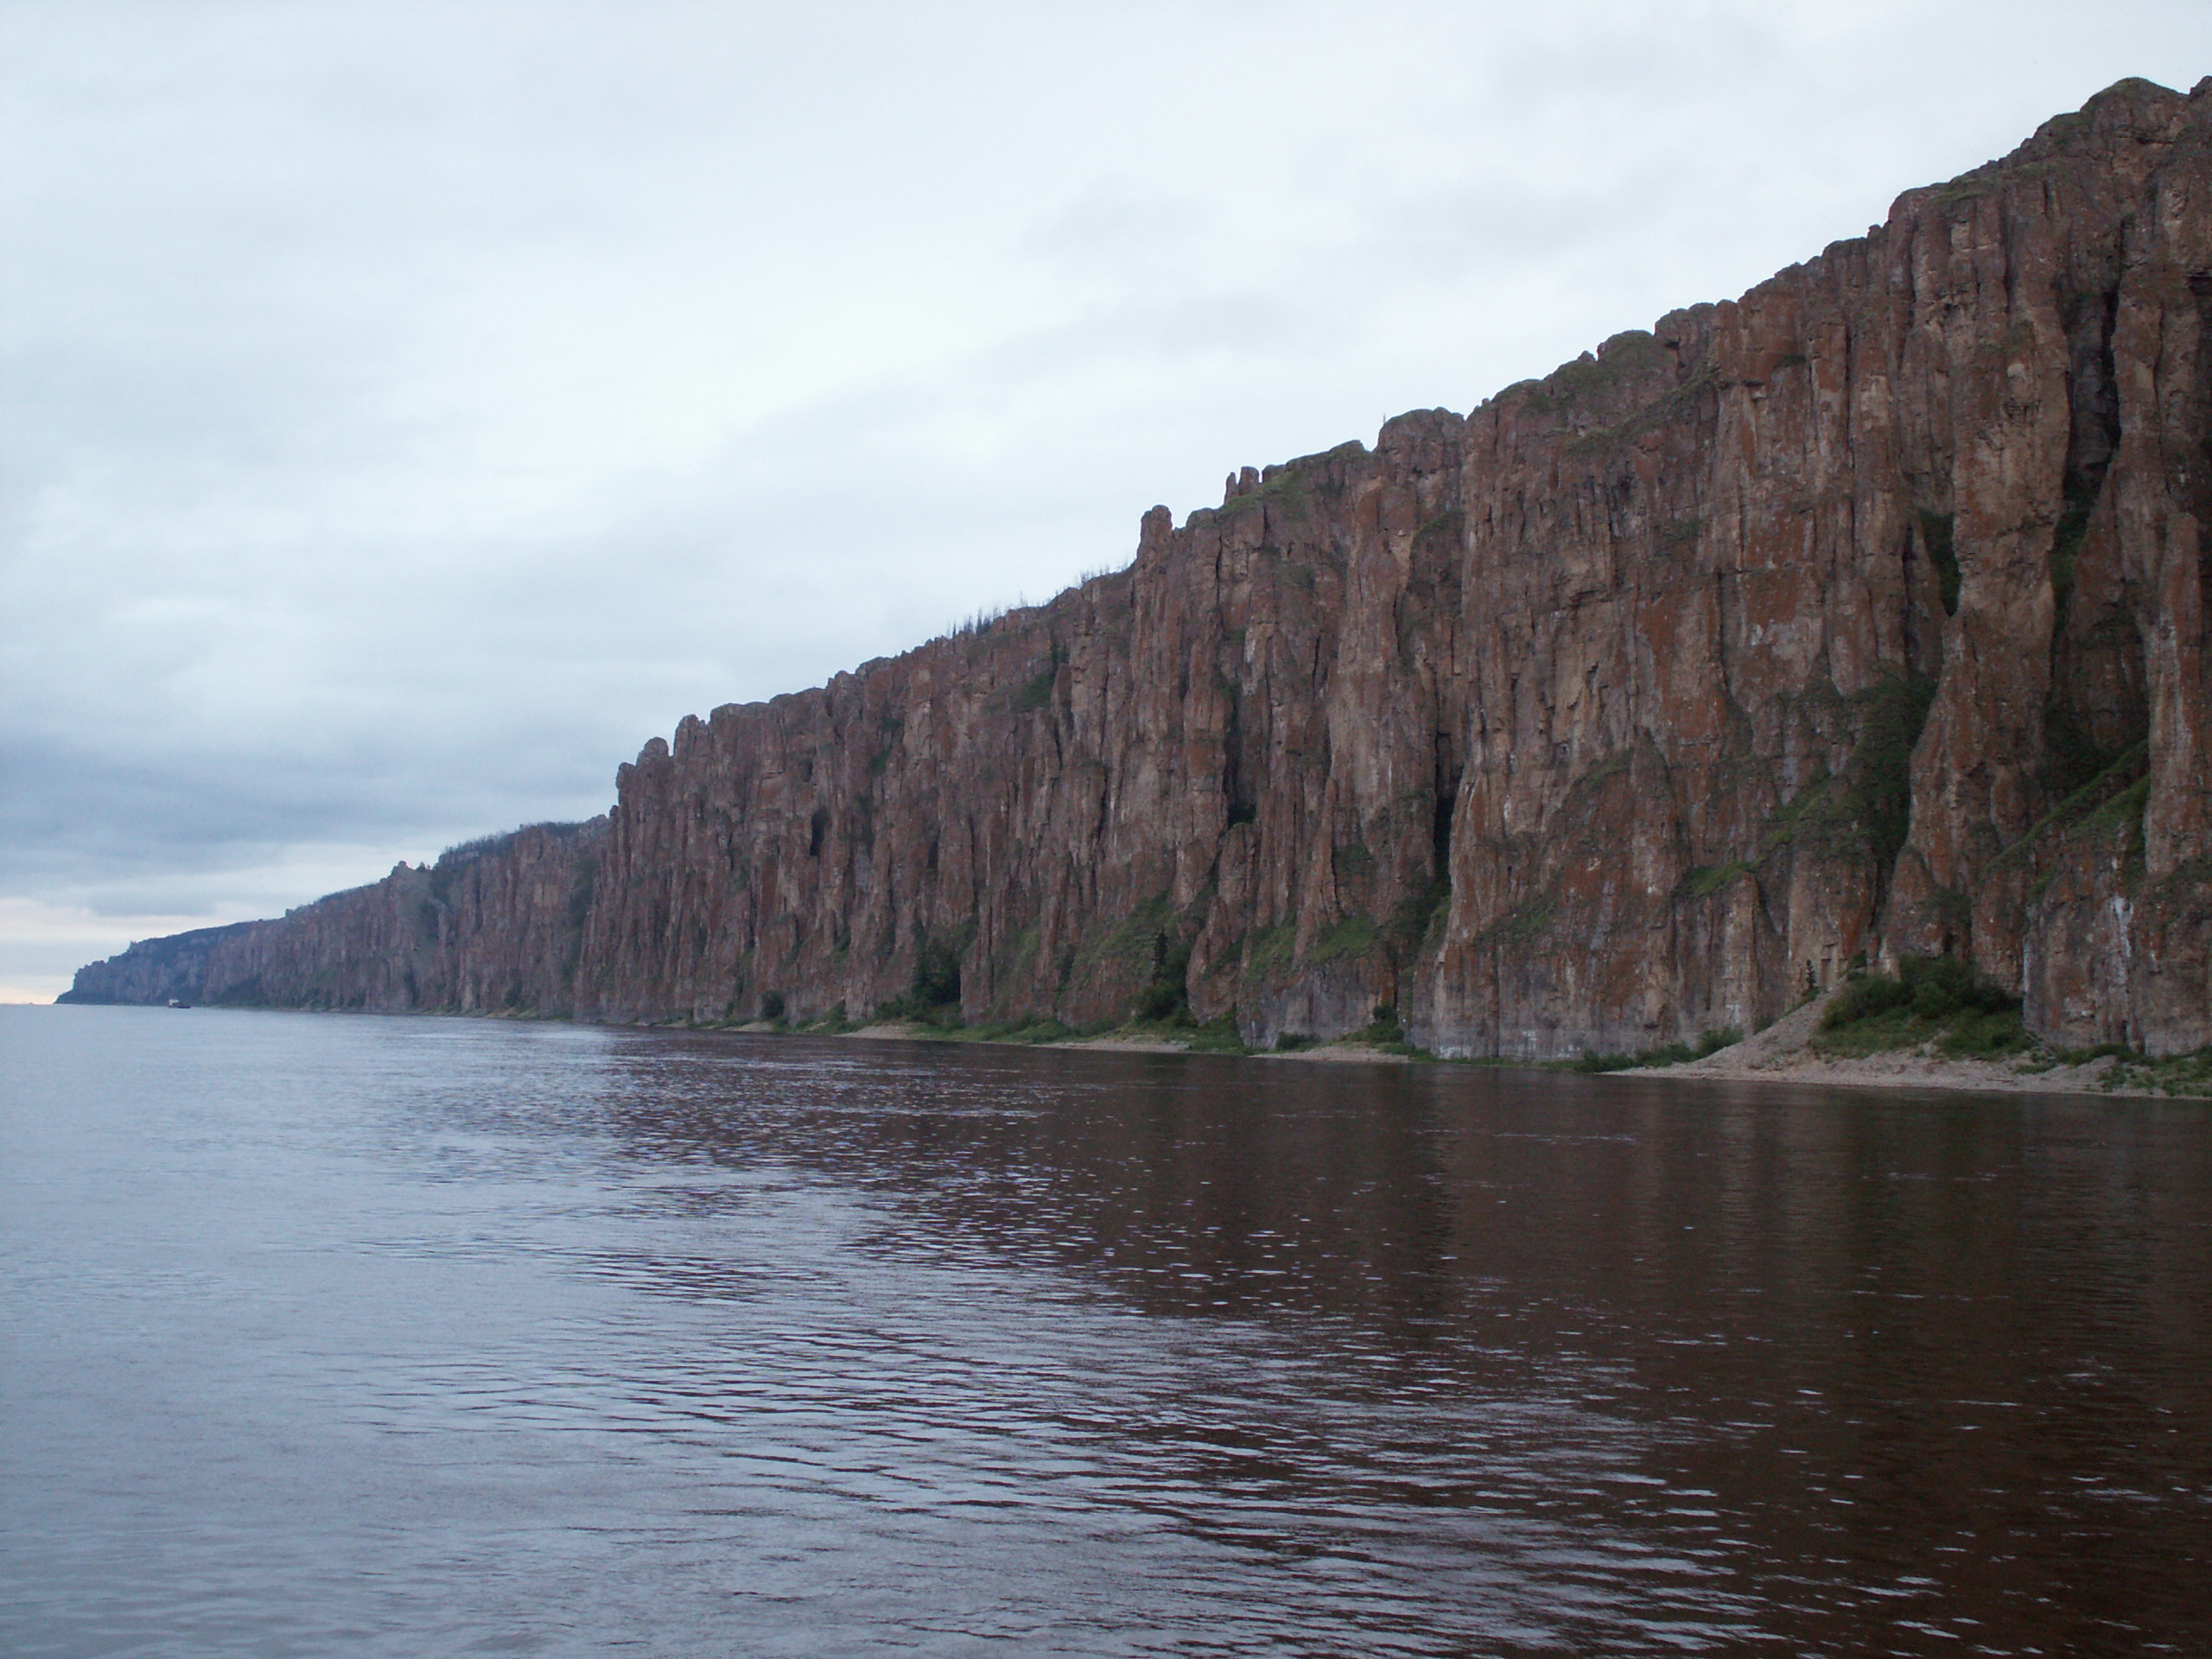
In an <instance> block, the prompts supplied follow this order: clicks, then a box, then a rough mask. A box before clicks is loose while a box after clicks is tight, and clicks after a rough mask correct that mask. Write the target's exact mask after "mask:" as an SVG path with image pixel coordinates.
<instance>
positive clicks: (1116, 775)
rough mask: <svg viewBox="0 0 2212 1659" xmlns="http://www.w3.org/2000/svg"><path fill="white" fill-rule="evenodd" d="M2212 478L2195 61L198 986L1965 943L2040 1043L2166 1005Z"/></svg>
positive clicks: (1030, 977) (1477, 1031) (1441, 1044)
mask: <svg viewBox="0 0 2212 1659" xmlns="http://www.w3.org/2000/svg"><path fill="white" fill-rule="evenodd" d="M2208 518H2212V82H2208V83H2206V84H2205V85H2202V86H2199V87H2198V88H2197V90H2196V92H2193V93H2191V94H2190V95H2188V96H2186V97H2184V96H2182V95H2180V94H2177V93H2174V92H2168V91H2166V90H2164V89H2163V88H2159V87H2156V86H2150V85H2148V84H2147V83H2144V82H2139V81H2131V82H2123V83H2122V84H2121V85H2120V86H2116V87H2113V89H2111V90H2110V91H2108V92H2105V93H2103V94H2101V95H2100V96H2099V97H2098V98H2097V99H2094V100H2092V102H2091V103H2090V104H2089V105H2088V106H2087V107H2086V108H2085V109H2084V110H2083V111H2081V112H2080V113H2078V114H2075V115H2070V116H2064V117H2061V118H2058V119H2056V120H2054V121H2052V122H2050V123H2049V124H2046V125H2045V126H2044V128H2043V129H2042V130H2040V131H2039V132H2037V134H2036V136H2035V137H2033V138H2032V139H2031V140H2030V141H2029V142H2028V143H2026V144H2024V145H2023V146H2022V147H2021V149H2019V150H2018V151H2016V152H2015V153H2014V154H2013V155H2012V156H2008V157H2006V158H2005V160H2003V161H2001V162H1994V163H1992V164H1991V165H1989V166H1987V167H1985V168H1980V169H1978V170H1977V171H1975V172H1974V173H1971V174H1968V175H1966V176H1964V177H1963V178H1961V179H1959V180H1955V181H1953V182H1952V183H1950V184H1948V185H1945V186H1941V187H1936V188H1930V189H1926V190H1919V191H1915V192H1912V193H1910V194H1907V195H1906V196H1904V197H1903V198H1901V199H1900V200H1899V201H1898V202H1897V205H1896V206H1895V207H1893V208H1892V210H1891V213H1890V216H1889V219H1888V220H1887V222H1886V223H1885V224H1884V225H1882V226H1878V227H1876V228H1875V229H1873V230H1872V231H1870V232H1868V234H1867V235H1866V237H1864V238H1859V239H1855V240H1852V241H1847V242H1840V243H1837V244H1835V245H1833V246H1831V247H1829V248H1828V249H1827V250H1826V251H1824V252H1823V253H1822V254H1821V256H1820V257H1818V258H1815V259H1813V260H1810V261H1808V263H1806V264H1803V265H1800V266H1796V267H1793V268H1792V269H1791V270H1787V271H1784V272H1783V273H1782V274H1781V275H1779V276H1777V277H1774V278H1773V279H1771V280H1770V281H1769V282H1767V283H1763V284H1761V285H1760V286H1759V287H1758V288H1757V289H1753V290H1752V291H1751V293H1749V294H1747V295H1745V296H1744V297H1743V298H1742V299H1740V300H1738V301H1735V302H1727V303H1723V304H1719V305H1703V306H1698V307H1694V308H1690V309H1688V310H1685V311H1680V312H1676V313H1675V314H1673V315H1669V316H1667V317H1665V318H1662V320H1661V321H1659V323H1658V324H1657V325H1656V327H1654V328H1653V329H1652V330H1651V331H1650V332H1649V333H1640V332H1639V333H1630V334H1621V335H1618V336H1616V337H1615V338H1614V339H1612V340H1609V341H1607V342H1606V343H1605V346H1602V347H1600V348H1599V350H1598V351H1597V352H1596V353H1592V354H1588V355H1586V356H1585V357H1583V358H1582V359H1579V360H1578V361H1576V362H1573V363H1570V364H1568V365H1565V366H1564V367H1562V368H1561V369H1560V370H1559V371H1557V372H1555V373H1554V374H1553V375H1552V376H1550V377H1549V378H1547V379H1545V380H1542V381H1540V382H1531V383H1527V384H1524V385H1519V386H1515V387H1512V388H1510V389H1509V390H1507V391H1504V392H1503V393H1501V394H1499V395H1498V396H1497V397H1495V398H1493V399H1491V401H1490V402H1488V403H1486V404H1484V405H1482V406H1481V407H1480V408H1479V409H1478V410H1475V411H1474V412H1473V413H1472V414H1471V415H1469V416H1465V417H1464V418H1463V417H1461V416H1455V415H1452V414H1450V413H1448V412H1446V411H1443V410H1435V411H1430V412H1426V413H1421V414H1415V415H1409V416H1402V417H1400V418H1399V419H1397V420H1395V421H1393V422H1391V423H1389V425H1388V426H1386V427H1385V428H1384V429H1383V432H1382V435H1381V436H1380V439H1379V440H1378V442H1376V446H1375V447H1374V448H1372V449H1371V450H1370V449H1369V448H1365V447H1364V446H1363V445H1360V444H1357V443H1354V444H1348V445H1345V446H1344V447H1343V448H1339V449H1336V450H1332V451H1330V452H1329V453H1327V454H1322V455H1315V456H1309V457H1306V458H1305V459H1304V460H1301V461H1293V462H1290V463H1287V465H1284V466H1281V467H1268V468H1267V469H1266V470H1265V471H1264V472H1255V471H1252V470H1250V469H1246V470H1244V471H1243V472H1242V473H1240V474H1236V476H1234V477H1232V478H1231V480H1230V483H1229V486H1228V488H1227V491H1226V493H1225V499H1224V503H1223V505H1222V506H1221V507H1220V508H1218V509H1215V510H1211V511H1202V512H1196V513H1193V514H1192V515H1191V517H1190V518H1189V519H1188V521H1187V522H1186V523H1185V524H1182V525H1181V526H1177V525H1175V524H1173V522H1172V521H1171V520H1170V518H1169V517H1168V515H1167V514H1166V512H1165V511H1164V510H1162V509H1155V510H1154V512H1152V513H1150V514H1148V515H1147V517H1146V518H1145V521H1144V525H1143V530H1142V534H1141V539H1140V543H1139V547H1138V551H1137V556H1136V560H1135V563H1134V564H1133V565H1132V567H1131V568H1130V569H1128V570H1127V571H1125V572H1122V573H1121V574H1118V575H1111V576H1106V577H1102V578H1100V579H1098V580H1096V581H1093V582H1089V583H1086V584H1085V585H1084V587H1082V588H1077V589H1075V590H1073V591H1071V592H1070V593H1068V594H1063V595H1061V596H1060V597H1059V598H1058V599H1057V600H1055V601H1052V602H1051V603H1050V604H1047V605H1045V606H1042V607H1036V608H1034V609H1029V610H1023V611H1018V612H1015V613H1011V614H1009V615H1007V616H1005V617H1002V618H1000V619H998V620H995V621H993V622H991V623H990V624H988V626H981V627H977V628H975V629H971V630H969V631H967V632H963V633H961V634H958V635H956V636H954V637H951V638H949V639H939V640H936V641H933V642H931V644H929V645H925V646H923V647H921V648H920V649H918V650H917V651H914V652H909V653H907V654H906V655H905V656H903V657H900V658H895V659H892V660H888V661H881V662H876V663H871V664H867V665H866V666H864V667H862V668H861V669H859V670H857V671H854V672H852V673H849V674H843V675H840V676H838V677H836V679H834V680H832V681H831V682H830V683H829V684H828V685H826V686H823V687H821V688H819V689H817V690H810V691H807V692H803V693H799V694H797V695H794V696H785V697H779V698H777V699H775V700H774V701H772V702H767V703H763V704H753V705H748V706H745V707H726V708H722V709H716V710H715V712H714V714H713V715H711V717H709V718H708V719H705V720H699V719H696V718H695V719H690V720H687V721H684V722H683V725H682V726H681V727H679V728H678V729H677V733H676V735H675V741H674V743H673V744H672V745H671V744H666V743H663V742H661V741H658V740H656V741H653V742H652V743H651V744H648V745H647V746H646V748H645V752H644V753H643V754H641V755H640V756H639V760H637V762H636V763H635V764H634V765H632V766H625V767H624V768H622V769H621V772H620V775H619V779H618V785H617V792H618V802H617V804H616V806H615V808H614V810H613V812H612V814H611V815H610V817H608V819H607V820H606V821H605V825H604V829H603V830H602V829H593V830H589V831H583V832H575V833H572V834H569V835H568V836H566V837H565V838H563V837H561V836H554V835H553V834H552V833H551V832H550V831H543V830H540V831H535V832H524V837H522V838H518V839H517V840H516V841H515V842H513V843H512V844H511V845H502V846H501V847H499V848H497V849H485V850H483V851H481V852H480V853H479V854H478V855H476V856H475V858H474V861H473V862H471V863H470V864H469V866H468V874H467V883H466V884H463V885H460V886H456V887H454V888H452V889H451V890H449V891H447V892H443V893H423V892H422V891H419V890H420V889H422V888H423V887H424V885H425V884H426V883H429V882H432V881H433V880H435V875H436V870H435V869H434V870H432V871H429V872H424V871H421V870H410V869H407V868H402V869H401V870H399V871H395V872H394V874H393V875H392V876H391V878H389V879H388V880H386V881H385V882H384V883H381V884H378V886H377V887H372V888H366V889H362V890H360V891H359V893H352V894H341V895H338V896H337V897H335V898H334V899H328V900H325V901H323V902H322V904H321V905H319V906H308V907H307V909H306V910H303V911H300V912H293V914H292V915H291V916H289V917H288V918H285V919H284V920H283V921H282V922H278V923H267V924H257V925H255V927H256V929H257V930H261V931H249V932H248V933H247V934H246V935H245V936H243V938H241V939H240V940H238V941H236V942H233V941H231V940H227V939H226V940H225V941H223V942H221V943H220V944H218V945H217V946H216V947H214V948H212V949H211V950H209V951H208V953H207V958H206V960H207V969H208V974H209V979H208V985H209V987H210V988H211V994H214V995H219V994H222V988H221V986H219V984H218V981H219V980H221V979H222V977H223V976H225V975H228V974H230V973H232V971H233V970H234V969H233V964H235V971H236V972H237V973H238V975H239V976H240V977H238V979H236V980H232V981H228V982H226V983H228V984H230V985H231V986H232V987H233V988H235V987H237V986H243V985H245V984H248V983H252V984H255V985H256V986H257V993H256V995H257V996H259V997H260V998H262V999H264V1000H282V1001H310V1000H314V997H320V998H321V999H322V1001H321V1003H319V1004H318V1005H331V1004H334V1003H337V1002H349V1003H350V1005H353V1006H372V1007H474V1008H483V1007H502V1006H506V1007H518V1008H534V1009H540V1010H555V1009H558V1010H561V1011H564V1012H573V1013H574V1014H577V1015H580V1016H582V1017H588V1018H597V1019H606V1020H654V1019H665V1018H690V1019H702V1020H703V1019H723V1018H730V1017H739V1018H742V1017H746V1016H749V1015H750V1014H753V1012H755V1011H756V1010H757V1009H758V1008H759V1007H760V1004H761V1001H762V999H763V998H764V997H766V996H769V995H776V996H779V997H781V998H783V999H784V1000H785V1003H786V1004H787V1006H788V1007H790V1008H791V1011H792V1012H794V1013H796V1014H814V1013H820V1012H823V1011H825V1010H827V1009H829V1007H833V1006H834V1005H836V1004H839V1003H842V1004H843V1005H845V1007H847V1008H848V1009H849V1010H850V1011H852V1012H855V1013H857V1012H860V1011H862V1010H865V1009H867V1008H869V1007H874V1006H875V1005H876V1004H877V1003H878V1002H880V1001H882V1000H884V999H886V998H888V997H891V996H893V995H899V994H901V993H905V992H906V991H908V990H909V989H910V988H912V987H915V986H916V985H917V984H918V983H919V984H921V985H922V986H924V987H925V988H928V989H929V990H930V991H931V994H932V995H948V994H953V993H955V992H956V990H957V997H958V1000H959V1001H960V1002H961V1004H962V1006H963V1008H964V1009H965V1010H966V1012H967V1013H968V1014H969V1017H971V1018H982V1017H987V1016H1000V1017H1014V1016H1020V1015H1027V1014H1052V1015H1055V1016H1057V1017H1058V1018H1060V1019H1062V1020H1067V1021H1069V1022H1071V1023H1080V1022H1083V1021H1086V1020H1096V1019H1110V1018H1116V1017H1119V1016H1121V1015H1122V1014H1126V1013H1127V1012H1128V1010H1129V1009H1130V1007H1132V1006H1133V1005H1134V1004H1136V1003H1138V1002H1140V1001H1146V1002H1148V1003H1150V1004H1151V1005H1152V1006H1154V1007H1164V1006H1168V1005H1170V1004H1173V1003H1175V1002H1177V1001H1179V1000H1181V1001H1187V1005H1188V1007H1190V1009H1191V1010H1192V1013H1193V1014H1195V1015H1196V1016H1197V1017H1198V1018H1200V1019H1206V1018H1211V1017H1216V1016H1219V1015H1224V1014H1227V1015H1231V1016H1233V1017H1234V1018H1235V1019H1236V1021H1237V1024H1238V1025H1239V1027H1240V1028H1241V1029H1242V1030H1243V1033H1245V1035H1246V1036H1247V1037H1248V1039H1254V1040H1268V1039H1272V1038H1273V1037H1274V1035H1276V1034H1277V1033H1281V1032H1283V1031H1288V1030H1297V1031H1303V1032H1309V1033H1315V1034H1323V1035H1325V1034H1330V1033H1337V1032H1341V1031H1344V1030H1347V1029H1350V1028H1351V1027H1357V1026H1361V1025H1363V1024H1365V1023H1366V1022H1367V1021H1368V1020H1370V1017H1371V1016H1372V1015H1373V1013H1374V1011H1375V1009H1376V1005H1377V1004H1378V1003H1388V1004H1391V1005H1394V1006H1395V1008H1396V1009H1397V1011H1398V1013H1399V1015H1400V1017H1401V1019H1402V1020H1403V1021H1404V1023H1405V1024H1406V1025H1407V1027H1408V1030H1409V1033H1410V1034H1411V1035H1412V1036H1413V1037H1414V1039H1415V1040H1417V1041H1420V1042H1421V1043H1423V1044H1425V1045H1427V1046H1431V1047H1433V1048H1435V1049H1437V1050H1439V1051H1440V1052H1445V1053H1456V1054H1503V1055H1511V1056H1522V1057H1531V1058H1548V1057H1554V1056H1560V1055H1567V1054H1573V1053H1576V1052H1581V1051H1583V1050H1586V1049H1590V1048H1599V1049H1607V1050H1623V1049H1636V1048H1640V1047H1645V1046H1653V1045H1656V1044H1658V1043H1661V1042H1665V1041H1670V1040H1675V1039H1682V1038H1686V1037H1689V1036H1693V1035H1694V1034H1695V1033H1697V1032H1699V1031H1700V1030H1701V1029H1704V1028H1707V1027H1719V1026H1738V1027H1745V1028H1747V1029H1748V1028H1751V1027H1757V1026H1759V1025H1762V1024H1764V1023H1765V1022H1767V1021H1768V1020H1771V1019H1773V1018H1774V1017H1776V1016H1777V1015H1778V1014H1781V1013H1783V1011H1784V1010H1786V1009H1788V1008H1789V1007H1792V1006H1794V1005H1795V1004H1796V1002H1797V1001H1800V1000H1801V999H1802V996H1803V995H1804V994H1805V992H1806V991H1807V989H1808V988H1819V987H1821V986H1823V985H1825V984H1827V983H1828V982H1832V981H1833V980H1834V978H1835V977H1836V976H1837V975H1839V974H1840V973H1841V972H1843V971H1844V970H1845V969H1846V968H1847V966H1848V964H1850V963H1852V962H1853V961H1854V960H1855V959H1857V958H1859V957H1868V958H1872V959H1877V960H1878V959H1882V958H1885V957H1890V956H1893V955H1894V954H1896V953H1897V952H1899V951H1930V950H1951V951H1956V952H1959V953H1961V954H1963V955H1965V956H1967V957H1971V958H1973V959H1974V961H1975V962H1976V963H1979V964H1980V966H1981V967H1982V968H1983V969H1986V971H1987V972H1989V973H1990V974H1992V975H1993V976H1996V977H1998V978H1999V979H2002V980H2004V981H2005V982H2009V983H2011V984H2012V985H2013V986H2015V987H2016V988H2019V989H2020V990H2021V991H2022V992H2023V993H2024V997H2025V1000H2026V1008H2027V1014H2028V1018H2029V1020H2030V1023H2031V1025H2032V1026H2033V1027H2035V1028H2037V1030H2039V1031H2041V1032H2044V1033H2047V1034H2049V1035H2050V1036H2051V1037H2052V1038H2054V1039H2056V1040H2060V1041H2063V1042H2069V1043H2071V1042H2084V1043H2086V1042H2097V1041H2113V1040H2124V1041H2127V1042H2129V1043H2131V1044H2133V1045H2134V1046H2140V1047H2145V1048H2148V1049H2150V1050H2152V1051H2153V1052H2165V1051H2171V1050H2175V1049H2181V1048H2193V1047H2195V1046H2199V1045H2202V1044H2203V1043H2205V1042H2207V1041H2208V1040H2212V1001H2208V988H2207V986H2208V982H2207V965H2208V964H2207V957H2208V950H2209V948H2212V947H2209V946H2208V941H2212V899H2208V893H2212V885H2208V877H2209V876H2212V836H2208V830H2212V823H2209V822H2208V820H2212V797H2208V789H2212V780H2209V779H2208V774H2207V766H2206V750H2207V743H2208V737H2212V734H2208V730H2207V726H2208V720H2212V700H2209V699H2208V687H2207V684H2206V678H2205V676H2206V671H2207V669H2206V652H2207V648H2208V639H2207V626H2208V623H2207V615H2206V595H2205V588H2206V582H2207V578H2208V572H2212V547H2208V546H2207V544H2206V543H2205V542H2204V540H2203V531H2202V525H2203V524H2205V523H2206V522H2207V520H2208ZM531 835H536V836H538V837H539V840H538V841H537V842H529V841H527V837H528V836H531ZM556 843H557V844H556ZM442 868H445V866H444V862H443V861H441V864H440V865H439V866H438V867H437V869H442ZM586 872H588V874H586ZM455 880H456V882H459V880H460V877H459V875H458V874H457V875H456V877H455ZM426 906H427V908H426ZM425 917H428V918H429V920H427V921H426V920H425V919H423V918H425ZM147 948H148V947H144V946H141V947H135V948H134V950H145V949H147ZM129 960H130V958H129V957H127V956H126V957H124V958H118V959H117V963H111V964H103V965H101V966H100V967H98V968H95V969H86V974H87V975H91V976H95V982H97V983H101V984H105V983H108V982H110V980H102V979H99V976H100V975H102V974H110V975H111V976H112V970H114V969H116V968H117V967H118V964H120V963H126V962H128V961H129ZM317 976H324V977H322V978H321V979H318V977H317ZM114 982H118V983H119V982H120V981H114ZM318 986H319V987H320V989H317V990H315V992H314V997H310V996H308V995H305V994H303V993H302V989H301V988H302V987H318Z"/></svg>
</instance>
